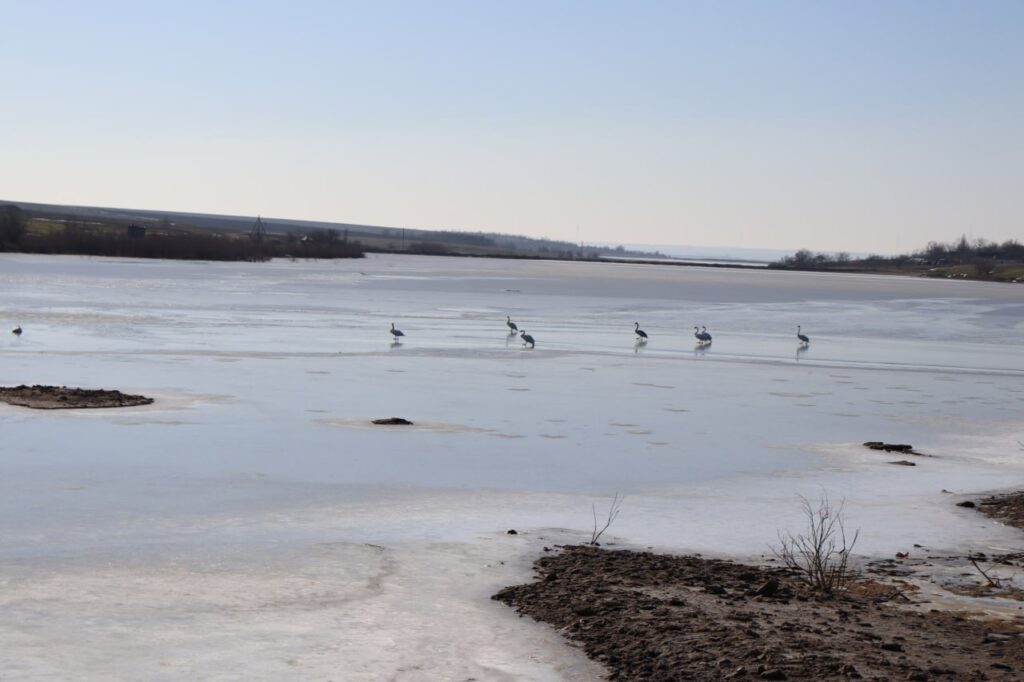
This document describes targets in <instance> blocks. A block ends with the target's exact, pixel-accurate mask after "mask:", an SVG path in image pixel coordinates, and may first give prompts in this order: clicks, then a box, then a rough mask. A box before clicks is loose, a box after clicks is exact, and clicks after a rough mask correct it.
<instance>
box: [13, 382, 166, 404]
mask: <svg viewBox="0 0 1024 682" xmlns="http://www.w3.org/2000/svg"><path fill="white" fill-rule="evenodd" d="M0 401H2V402H5V403H8V404H10V405H18V406H20V407H31V408H34V409H37V410H60V409H74V408H101V407H135V406H137V405H149V404H151V403H152V402H153V399H152V398H147V397H146V396H144V395H129V394H127V393H121V391H107V390H104V389H87V388H68V387H67V386H13V387H5V386H0Z"/></svg>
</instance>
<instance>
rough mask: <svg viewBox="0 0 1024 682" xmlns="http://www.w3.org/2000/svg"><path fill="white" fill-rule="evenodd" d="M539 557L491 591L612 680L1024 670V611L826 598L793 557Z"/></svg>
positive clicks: (1014, 674) (987, 675) (570, 553)
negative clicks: (983, 615) (988, 613)
mask: <svg viewBox="0 0 1024 682" xmlns="http://www.w3.org/2000/svg"><path fill="white" fill-rule="evenodd" d="M535 570H536V572H537V580H536V581H535V582H533V583H530V584H527V585H519V586H515V587H508V588H505V589H504V590H502V591H500V592H498V593H497V594H496V595H494V597H493V598H494V599H497V600H499V601H501V602H504V603H505V604H507V605H509V606H513V607H515V608H516V609H517V610H518V611H519V612H520V613H522V614H526V615H529V616H531V617H533V618H535V619H536V620H539V621H543V622H545V623H549V624H551V625H552V626H554V627H555V628H557V629H559V630H561V631H562V632H563V633H564V634H565V635H566V636H567V637H569V638H570V639H572V640H574V641H576V642H578V643H580V644H581V645H582V646H583V647H584V649H585V650H586V653H587V655H588V656H590V657H591V658H593V659H595V660H597V661H599V662H601V663H603V664H604V665H605V666H606V667H607V668H608V670H609V677H610V679H613V680H658V681H667V680H729V679H734V680H786V679H789V680H830V679H859V678H864V679H886V680H932V679H945V680H983V679H988V680H1017V679H1021V676H1022V675H1024V636H1022V635H1024V620H1018V621H1006V620H974V619H967V618H964V617H963V616H961V615H956V614H953V613H946V612H939V611H935V610H932V611H930V612H921V611H910V610H906V609H902V608H900V607H899V606H898V604H897V602H905V601H906V600H907V599H908V597H907V596H906V594H905V593H903V592H899V591H897V589H896V588H894V587H892V586H886V585H884V584H882V583H877V582H863V583H861V584H860V585H859V586H858V587H857V588H856V590H854V591H852V592H851V593H850V594H849V595H847V596H845V597H843V598H842V599H834V600H830V601H818V600H815V599H814V598H813V597H812V596H811V595H810V594H809V593H808V591H807V589H806V588H805V587H804V586H803V584H802V583H800V582H799V581H798V580H797V579H796V578H795V577H793V576H791V575H790V574H788V573H787V572H785V571H784V570H782V569H764V568H757V567H752V566H745V565H742V564H736V563H731V562H726V561H717V560H710V559H704V558H701V557H699V556H669V555H658V554H652V553H649V552H631V551H610V550H604V549H597V548H594V547H587V546H573V547H565V548H562V549H561V550H560V551H559V552H558V553H556V554H552V555H549V556H544V557H542V558H541V559H539V560H538V561H537V562H536V563H535ZM909 598H912V597H909Z"/></svg>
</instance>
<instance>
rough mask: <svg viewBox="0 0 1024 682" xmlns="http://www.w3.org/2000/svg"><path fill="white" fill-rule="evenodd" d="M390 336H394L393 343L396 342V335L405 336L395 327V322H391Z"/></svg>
mask: <svg viewBox="0 0 1024 682" xmlns="http://www.w3.org/2000/svg"><path fill="white" fill-rule="evenodd" d="M391 336H393V337H394V339H395V343H398V337H400V336H405V334H403V333H402V330H401V329H395V323H394V322H392V323H391Z"/></svg>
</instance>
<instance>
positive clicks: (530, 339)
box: [519, 329, 534, 348]
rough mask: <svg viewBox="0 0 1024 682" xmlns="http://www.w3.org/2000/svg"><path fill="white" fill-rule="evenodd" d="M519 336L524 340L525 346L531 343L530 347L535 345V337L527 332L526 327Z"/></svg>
mask: <svg viewBox="0 0 1024 682" xmlns="http://www.w3.org/2000/svg"><path fill="white" fill-rule="evenodd" d="M519 337H520V338H521V339H522V340H523V348H525V347H526V344H530V348H533V347H534V342H533V337H532V336H530V335H529V334H527V333H526V330H525V329H524V330H523V331H522V332H520V333H519Z"/></svg>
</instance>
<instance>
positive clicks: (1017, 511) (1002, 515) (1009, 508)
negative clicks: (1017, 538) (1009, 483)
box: [977, 491, 1024, 528]
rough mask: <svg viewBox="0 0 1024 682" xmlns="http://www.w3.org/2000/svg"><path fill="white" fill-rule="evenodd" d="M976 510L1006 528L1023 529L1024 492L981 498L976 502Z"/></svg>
mask: <svg viewBox="0 0 1024 682" xmlns="http://www.w3.org/2000/svg"><path fill="white" fill-rule="evenodd" d="M977 509H978V511H980V512H981V513H982V514H985V515H986V516H989V517H991V518H993V519H995V520H997V521H1001V522H1003V523H1005V524H1006V525H1008V526H1014V527H1015V528H1024V491H1017V492H1013V493H1006V494H1004V495H993V496H992V497H986V498H983V499H981V500H979V501H978V502H977Z"/></svg>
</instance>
